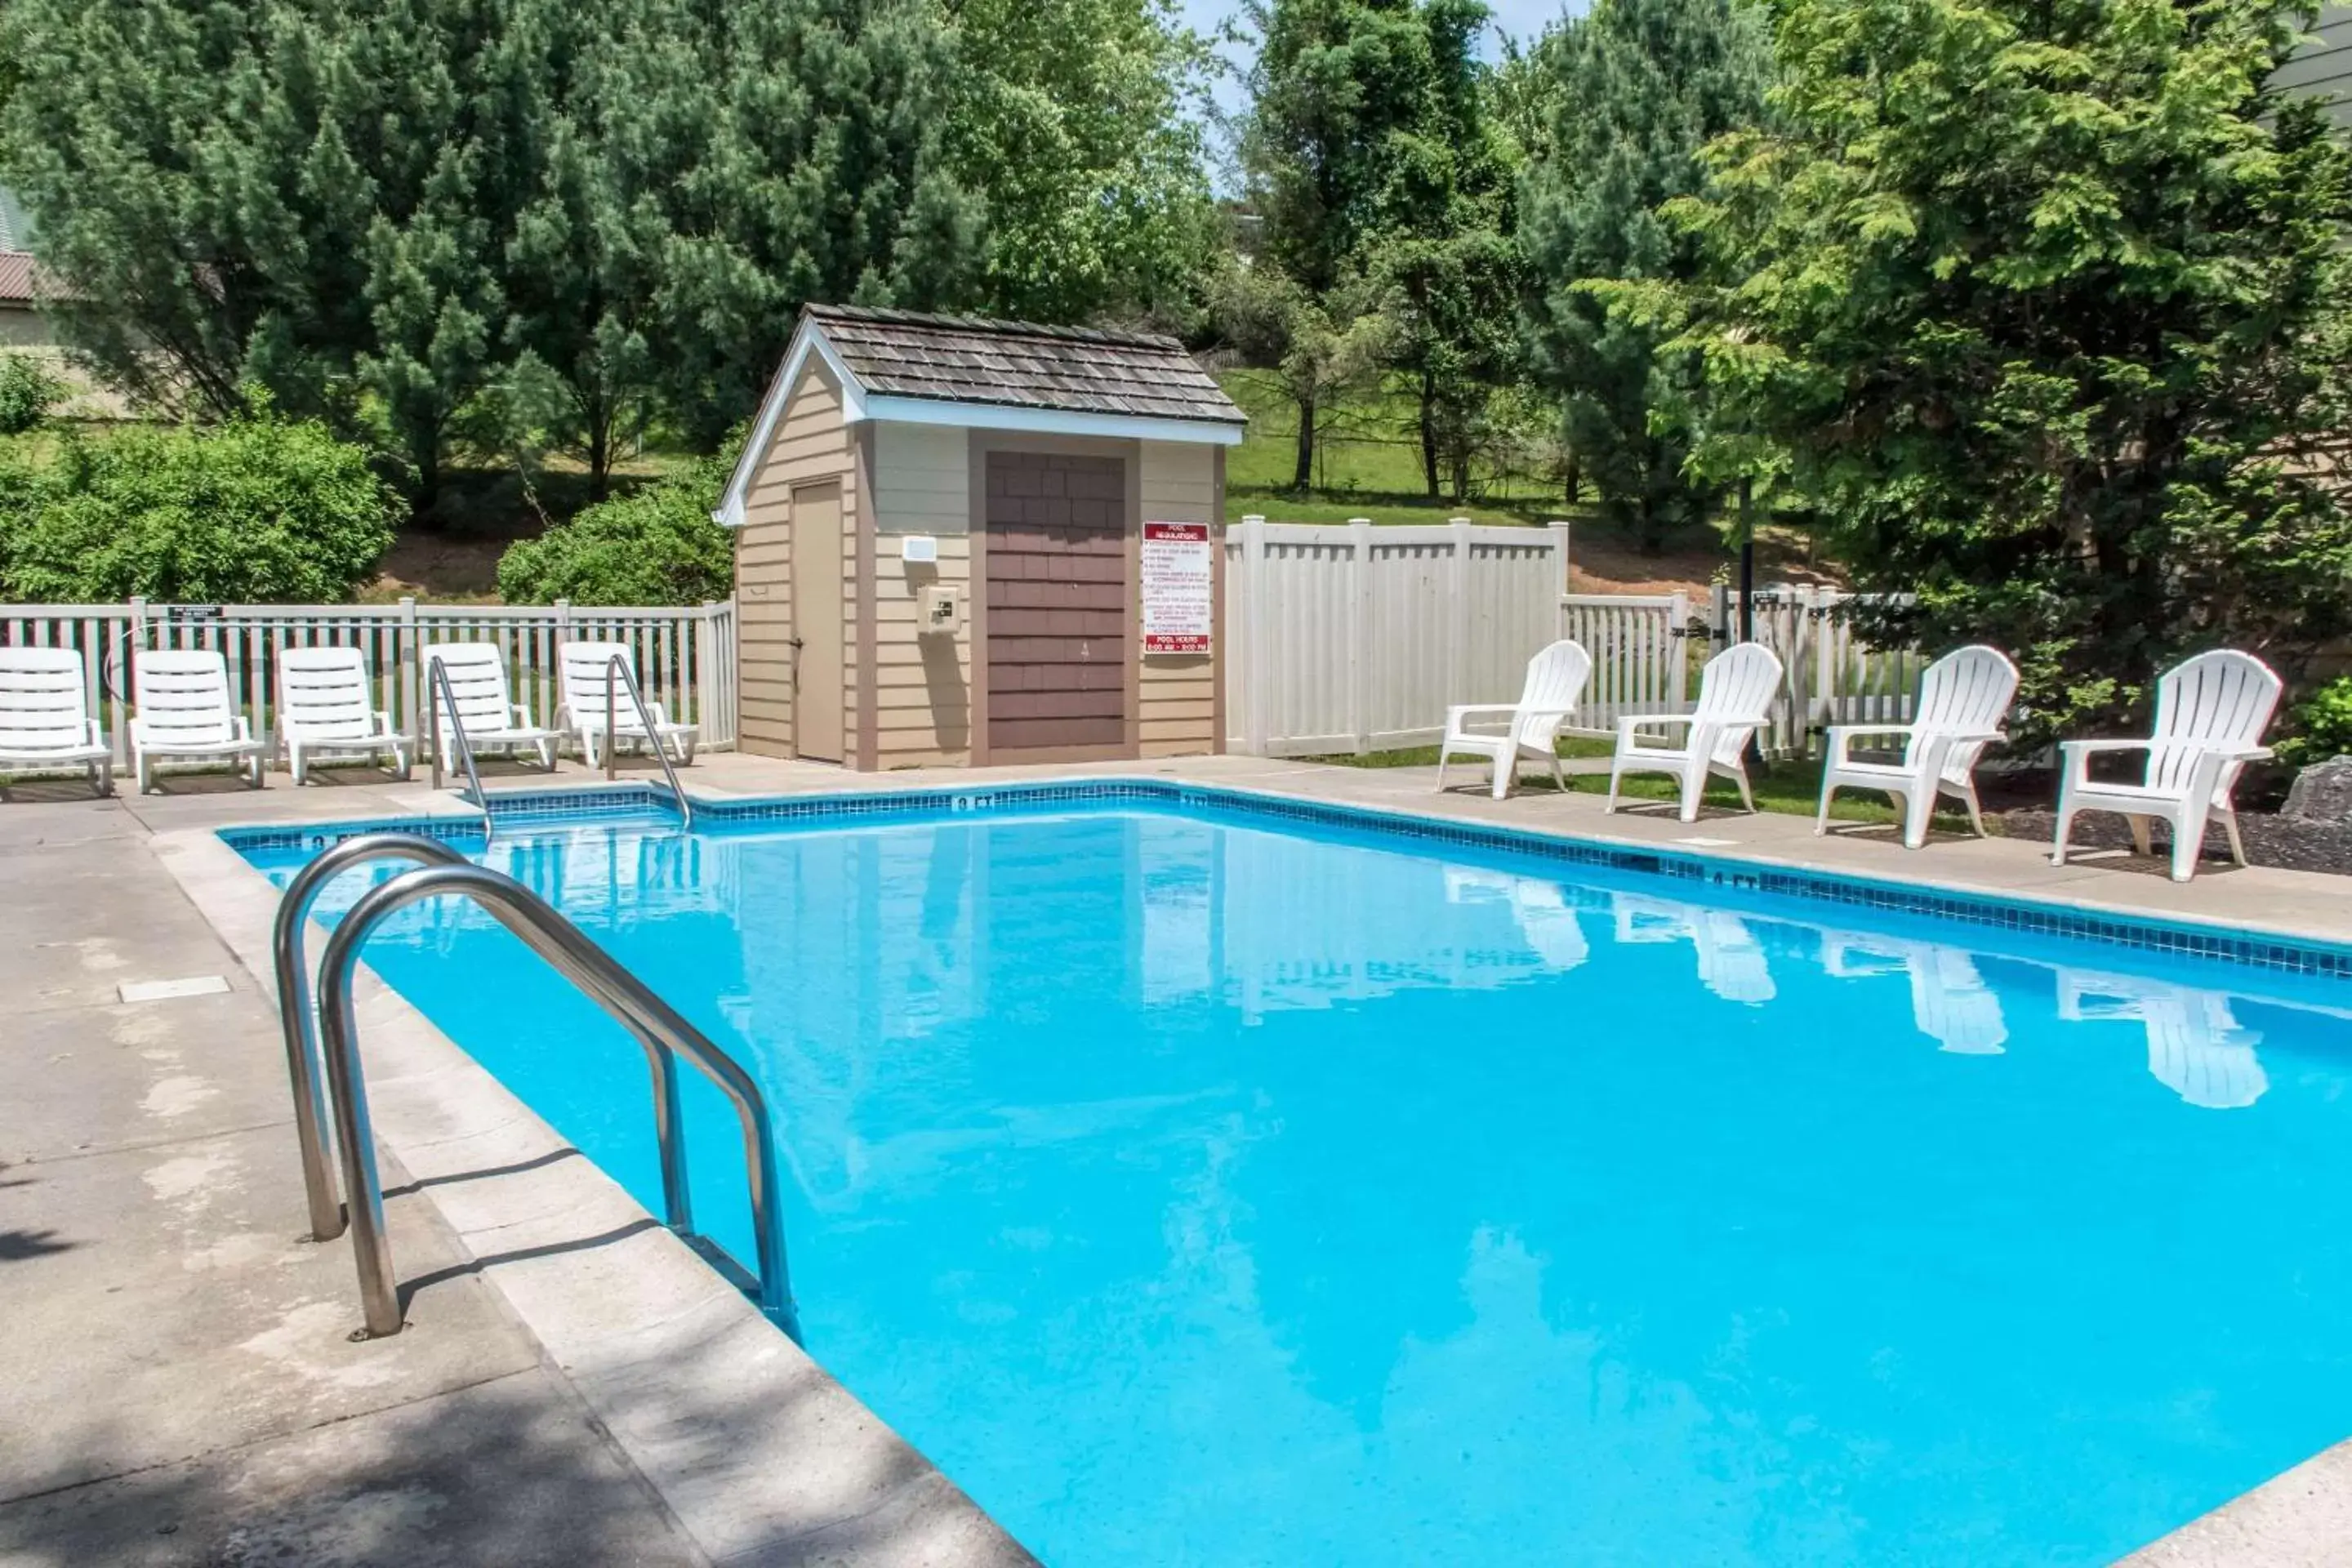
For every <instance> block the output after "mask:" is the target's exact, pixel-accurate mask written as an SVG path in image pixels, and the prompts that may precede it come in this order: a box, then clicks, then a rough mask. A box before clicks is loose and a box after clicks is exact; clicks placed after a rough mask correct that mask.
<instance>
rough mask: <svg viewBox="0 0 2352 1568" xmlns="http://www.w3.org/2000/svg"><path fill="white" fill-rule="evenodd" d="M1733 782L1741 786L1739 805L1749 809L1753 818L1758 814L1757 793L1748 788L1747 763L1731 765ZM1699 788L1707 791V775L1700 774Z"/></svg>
mask: <svg viewBox="0 0 2352 1568" xmlns="http://www.w3.org/2000/svg"><path fill="white" fill-rule="evenodd" d="M1731 782H1732V783H1734V784H1738V786H1739V804H1740V805H1743V806H1745V807H1746V808H1747V810H1748V815H1749V816H1754V815H1755V814H1756V792H1755V791H1753V790H1751V789H1749V788H1748V764H1747V763H1732V764H1731ZM1699 787H1700V788H1701V789H1705V788H1706V774H1705V773H1701V774H1699Z"/></svg>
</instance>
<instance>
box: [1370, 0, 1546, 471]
mask: <svg viewBox="0 0 2352 1568" xmlns="http://www.w3.org/2000/svg"><path fill="white" fill-rule="evenodd" d="M1422 16H1423V24H1424V26H1426V28H1427V31H1428V36H1429V74H1428V78H1427V80H1426V82H1425V85H1424V89H1423V90H1424V100H1423V113H1422V115H1421V116H1420V117H1419V121H1418V123H1416V124H1414V125H1412V127H1411V128H1410V129H1400V130H1397V131H1393V132H1391V157H1390V159H1389V190H1388V192H1387V195H1386V197H1385V199H1384V200H1383V202H1382V204H1381V207H1382V216H1381V230H1380V232H1379V234H1378V235H1377V237H1375V238H1374V239H1373V240H1372V241H1371V242H1370V251H1371V258H1370V265H1371V269H1372V271H1373V273H1374V275H1375V276H1376V277H1378V278H1379V279H1381V280H1382V281H1383V282H1385V283H1387V284H1388V285H1389V286H1390V289H1391V294H1390V301H1391V303H1390V310H1391V314H1392V315H1393V317H1394V318H1395V323H1394V330H1393V331H1392V332H1391V343H1392V348H1391V359H1390V363H1391V365H1393V366H1394V367H1395V368H1397V369H1399V370H1402V372H1403V373H1404V374H1406V375H1407V376H1408V377H1410V378H1411V380H1412V386H1413V392H1414V398H1415V416H1414V421H1413V434H1414V435H1415V437H1417V438H1418V440H1419V442H1420V447H1421V463H1422V474H1423V480H1424V482H1425V484H1426V487H1427V490H1428V494H1429V496H1430V498H1431V499H1432V500H1434V499H1436V497H1437V495H1438V492H1439V489H1441V484H1442V481H1443V480H1444V479H1451V481H1452V485H1453V489H1454V495H1455V497H1456V498H1457V499H1458V498H1460V497H1461V496H1462V495H1463V494H1464V493H1465V491H1466V490H1467V489H1468V487H1469V466H1470V451H1471V447H1472V445H1473V442H1474V439H1475V435H1476V433H1477V431H1478V427H1479V425H1480V416H1481V415H1483V413H1484V412H1485V410H1486V405H1487V403H1488V402H1489V401H1490V400H1491V398H1492V396H1493V395H1494V392H1495V389H1496V386H1498V385H1499V384H1503V383H1505V382H1507V381H1508V380H1510V379H1511V378H1512V376H1513V374H1514V373H1515V371H1516V369H1517V360H1518V354H1517V347H1518V345H1517V332H1516V331H1515V329H1514V325H1513V321H1512V310H1511V307H1512V302H1513V298H1514V294H1515V292H1516V289H1517V270H1518V268H1517V260H1518V251H1517V246H1516V245H1515V244H1514V243H1513V240H1512V237H1511V226H1512V212H1511V205H1512V204H1511V199H1510V193H1511V179H1512V174H1513V172H1514V171H1513V170H1512V167H1511V162H1510V151H1511V149H1510V143H1509V142H1508V141H1507V139H1505V138H1503V137H1501V136H1499V135H1498V134H1496V131H1495V129H1494V128H1493V127H1492V126H1491V125H1490V124H1489V123H1488V121H1487V117H1486V109H1487V106H1486V70H1485V68H1483V67H1481V66H1480V65H1479V63H1478V60H1477V57H1476V52H1475V51H1476V44H1477V36H1478V32H1479V29H1480V28H1482V27H1484V26H1486V16H1487V13H1486V6H1485V5H1483V4H1481V3H1480V0H1426V3H1425V4H1424V5H1423V9H1422Z"/></svg>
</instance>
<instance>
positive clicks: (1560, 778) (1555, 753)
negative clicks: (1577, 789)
mask: <svg viewBox="0 0 2352 1568" xmlns="http://www.w3.org/2000/svg"><path fill="white" fill-rule="evenodd" d="M1551 782H1552V787H1553V788H1554V789H1557V790H1558V791H1559V793H1560V794H1562V795H1566V794H1567V793H1568V774H1567V773H1564V772H1562V771H1561V769H1560V765H1559V745H1558V744H1557V743H1555V744H1554V745H1553V746H1552V749H1551Z"/></svg>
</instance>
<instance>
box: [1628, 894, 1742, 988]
mask: <svg viewBox="0 0 2352 1568" xmlns="http://www.w3.org/2000/svg"><path fill="white" fill-rule="evenodd" d="M1611 908H1612V911H1613V912H1614V913H1615V915H1616V917H1617V940H1618V941H1619V942H1624V943H1627V944H1639V943H1643V942H1689V943H1690V944H1691V947H1692V950H1693V951H1694V952H1696V953H1697V955H1698V980H1699V984H1702V985H1704V986H1706V988H1707V989H1708V990H1709V991H1712V992H1714V993H1715V994H1717V996H1720V997H1722V998H1723V999H1724V1000H1725V1001H1727V1002H1738V1003H1742V1004H1744V1005H1748V1006H1750V1007H1758V1006H1761V1005H1764V1004H1765V1003H1767V1002H1769V1001H1770V1000H1772V998H1773V997H1775V996H1777V995H1779V994H1780V987H1779V986H1777V985H1775V984H1773V983H1772V966H1771V964H1770V963H1769V961H1768V960H1767V959H1766V957H1765V953H1764V944H1763V943H1761V942H1758V941H1757V940H1756V933H1755V932H1753V931H1749V930H1748V922H1747V921H1743V920H1741V919H1740V918H1739V917H1738V915H1735V914H1733V913H1731V912H1730V911H1729V910H1711V909H1707V908H1705V907H1704V906H1701V905H1698V904H1685V903H1677V902H1675V900H1671V899H1652V898H1645V897H1643V895H1642V894H1639V893H1619V894H1616V895H1615V896H1614V897H1613V898H1612V900H1611Z"/></svg>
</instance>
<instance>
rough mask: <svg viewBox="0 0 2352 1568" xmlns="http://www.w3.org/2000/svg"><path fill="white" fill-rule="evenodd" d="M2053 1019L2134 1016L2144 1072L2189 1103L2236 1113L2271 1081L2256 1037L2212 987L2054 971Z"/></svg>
mask: <svg viewBox="0 0 2352 1568" xmlns="http://www.w3.org/2000/svg"><path fill="white" fill-rule="evenodd" d="M2058 1016H2060V1017H2061V1018H2063V1019H2066V1020H2067V1021H2068V1022H2070V1023H2080V1022H2083V1021H2084V1020H2085V1019H2094V1018H2126V1019H2136V1020H2137V1021H2138V1022H2139V1023H2140V1024H2142V1025H2144V1026H2146V1027H2147V1070H2148V1073H2149V1074H2150V1076H2152V1077H2153V1078H2155V1079H2157V1081H2158V1082H2159V1083H2161V1084H2163V1085H2164V1086H2165V1087H2166V1088H2167V1089H2170V1090H2172V1092H2173V1093H2175V1094H2177V1095H2179V1097H2180V1098H2181V1099H2183V1100H2187V1101H2188V1102H2189V1104H2191V1105H2196V1106H2201V1107H2203V1108H2204V1109H2206V1110H2239V1109H2242V1107H2245V1106H2249V1105H2252V1104H2253V1102H2254V1101H2256V1100H2260V1099H2261V1098H2262V1097H2263V1093H2264V1091H2266V1090H2267V1089H2269V1088H2270V1086H2271V1080H2270V1075H2269V1074H2268V1073H2265V1072H2264V1071H2263V1064H2262V1059H2261V1058H2259V1057H2257V1056H2256V1055H2255V1054H2254V1047H2256V1046H2259V1045H2261V1044H2262V1041H2263V1037H2262V1036H2261V1035H2259V1034H2257V1033H2255V1032H2254V1031H2253V1030H2252V1029H2249V1028H2247V1027H2245V1026H2243V1025H2242V1024H2240V1023H2239V1022H2238V1018H2237V1015H2236V1014H2235V1013H2232V1012H2231V1010H2230V998H2229V997H2228V996H2227V995H2225V994H2222V993H2221V992H2219V991H2206V990H2202V989H2200V988H2199V987H2197V986H2193V985H2174V984H2168V983H2167V982H2165V981H2161V980H2144V979H2141V978H2139V977H2138V976H2137V975H2129V974H2101V973H2095V972H2093V971H2091V970H2085V969H2061V970H2060V971H2058Z"/></svg>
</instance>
